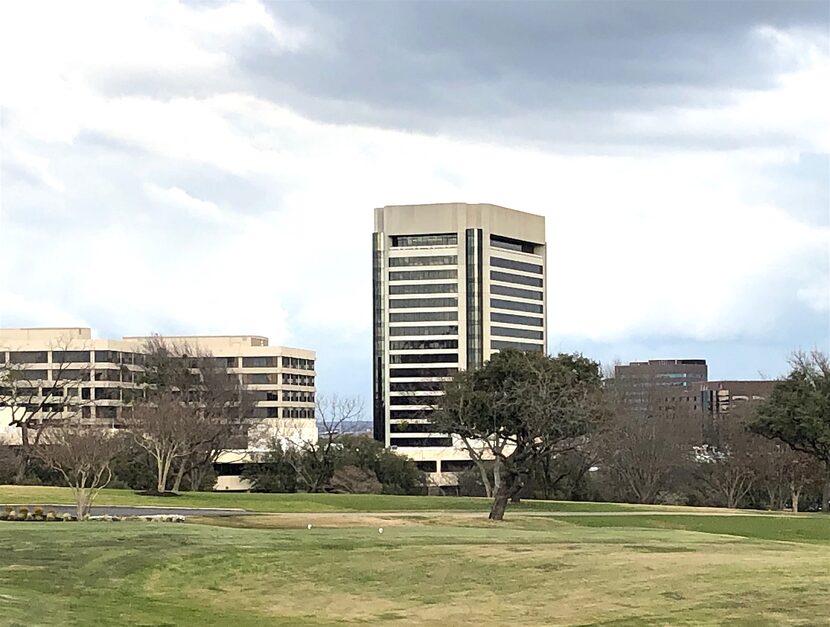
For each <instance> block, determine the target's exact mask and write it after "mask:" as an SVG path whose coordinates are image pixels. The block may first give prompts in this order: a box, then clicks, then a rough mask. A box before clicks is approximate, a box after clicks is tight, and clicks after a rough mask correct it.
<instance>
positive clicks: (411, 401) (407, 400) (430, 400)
mask: <svg viewBox="0 0 830 627" xmlns="http://www.w3.org/2000/svg"><path fill="white" fill-rule="evenodd" d="M439 398H440V397H439V396H435V395H432V394H430V395H427V396H390V397H389V405H390V406H391V407H392V409H395V407H398V406H401V405H403V406H406V405H424V406H426V407H432V406H433V405H435V403H436V402H437V401H438V399H439Z"/></svg>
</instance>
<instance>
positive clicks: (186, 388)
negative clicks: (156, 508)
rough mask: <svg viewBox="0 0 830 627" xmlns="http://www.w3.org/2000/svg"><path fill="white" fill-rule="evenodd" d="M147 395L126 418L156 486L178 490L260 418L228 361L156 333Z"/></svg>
mask: <svg viewBox="0 0 830 627" xmlns="http://www.w3.org/2000/svg"><path fill="white" fill-rule="evenodd" d="M145 352H146V354H147V357H146V365H145V373H144V384H145V387H146V389H145V396H144V398H142V399H140V400H139V401H138V402H136V403H135V406H134V408H133V412H132V416H129V417H127V418H126V419H125V423H126V425H127V428H128V430H129V431H130V433H131V434H132V436H133V439H134V441H135V442H136V444H138V445H139V446H140V447H141V448H143V449H144V450H146V451H147V452H148V453H149V455H150V457H151V459H152V460H153V463H154V465H155V467H156V479H157V483H156V491H157V492H158V493H160V494H161V493H165V492H167V489H168V485H169V484H170V479H171V478H172V491H174V492H176V491H178V490H179V489H180V486H181V482H182V479H183V477H184V475H185V474H186V473H187V471H188V470H190V471H191V472H194V471H195V473H196V474H198V473H199V472H203V471H204V468H206V467H209V466H210V464H212V463H213V461H214V460H215V456H216V455H217V454H218V453H219V451H220V450H221V449H222V448H225V447H227V445H228V443H229V442H230V441H231V440H232V439H233V438H234V437H240V436H241V435H242V434H243V433H244V432H245V430H246V429H247V428H249V427H250V426H252V423H253V422H254V421H255V420H256V419H255V417H254V413H253V403H252V401H251V399H250V395H249V394H248V393H247V392H246V391H245V390H244V389H243V388H242V385H241V383H240V380H239V376H238V375H236V374H234V373H231V372H229V371H228V368H227V364H226V363H224V362H223V361H222V360H217V359H214V358H213V357H212V356H211V355H210V354H208V353H206V352H204V351H201V350H200V349H199V348H198V347H194V346H189V345H186V344H172V343H170V342H167V341H166V340H164V338H161V337H158V336H157V337H153V338H151V339H150V340H148V341H147V343H146V345H145Z"/></svg>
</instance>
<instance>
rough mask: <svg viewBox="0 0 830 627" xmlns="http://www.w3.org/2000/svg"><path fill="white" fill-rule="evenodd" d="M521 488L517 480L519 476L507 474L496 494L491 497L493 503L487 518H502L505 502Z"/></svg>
mask: <svg viewBox="0 0 830 627" xmlns="http://www.w3.org/2000/svg"><path fill="white" fill-rule="evenodd" d="M521 488H522V484H521V481H519V477H517V476H515V475H512V474H508V475H507V476H506V477H505V478H504V480H503V481H502V482H501V484H500V485H499V489H498V491H497V492H496V496H495V498H493V504H492V506H491V507H490V515H489V516H488V518H489V519H490V520H504V511H505V510H506V509H507V502H508V501H509V500H510V499H512V498H513V497H514V496H515V495H516V494H518V492H519V490H521Z"/></svg>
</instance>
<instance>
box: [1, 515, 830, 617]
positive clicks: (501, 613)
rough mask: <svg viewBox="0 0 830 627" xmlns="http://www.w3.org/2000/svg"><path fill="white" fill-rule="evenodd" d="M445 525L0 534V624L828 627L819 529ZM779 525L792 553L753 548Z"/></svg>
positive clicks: (796, 523) (719, 523)
mask: <svg viewBox="0 0 830 627" xmlns="http://www.w3.org/2000/svg"><path fill="white" fill-rule="evenodd" d="M448 516H450V515H448ZM450 518H451V516H450V517H449V518H448V517H447V516H445V517H436V518H435V519H433V520H430V519H429V516H426V515H425V516H424V517H423V519H424V520H423V523H422V524H412V525H406V526H399V527H390V528H388V529H385V530H384V533H383V534H382V535H381V534H379V533H378V532H377V529H375V528H349V527H345V528H339V529H316V528H315V529H313V530H311V531H308V530H306V529H302V530H298V529H277V530H274V529H234V528H225V527H219V526H212V525H189V524H185V525H160V524H151V523H114V524H106V523H74V524H73V523H53V524H33V523H0V607H2V612H0V624H6V625H23V624H26V625H29V624H60V625H109V624H143V625H151V624H152V625H185V624H187V625H191V624H193V625H228V624H235V625H260V626H261V625H334V624H358V623H359V624H400V625H428V624H435V623H442V624H448V625H456V624H493V625H501V624H518V625H542V624H544V625H552V624H581V625H589V624H593V625H662V624H669V623H670V624H685V625H701V624H730V625H733V624H737V625H779V624H802V625H808V624H809V625H830V619H828V600H827V599H828V593H830V546H827V542H828V540H830V533H828V531H827V529H826V527H825V528H822V527H820V526H817V524H818V523H817V522H816V521H818V522H822V523H824V522H825V521H823V520H820V519H816V518H810V517H805V518H786V519H785V518H780V519H779V518H771V517H763V516H755V517H744V516H734V517H730V516H722V515H721V516H695V517H693V516H686V517H683V516H662V517H661V516H648V515H644V516H635V517H619V516H618V517H614V516H606V517H601V516H574V517H567V518H565V517H561V518H559V519H557V518H556V517H555V516H544V517H539V516H525V517H522V516H517V517H516V518H515V519H514V520H512V521H509V522H507V523H503V524H489V523H487V522H486V521H484V520H480V519H475V518H470V517H459V516H457V515H456V519H457V520H456V521H455V522H451V521H450ZM754 519H760V520H761V521H762V522H760V523H759V522H758V521H756V520H754ZM783 521H785V522H783ZM782 522H783V524H784V525H785V527H784V530H783V531H782V532H781V534H780V535H782V536H783V538H782V539H786V540H788V542H776V541H771V540H768V539H765V538H766V537H767V535H768V534H769V530H770V529H773V528H774V527H775V525H777V524H779V523H782ZM667 524H674V525H678V524H679V525H682V526H697V530H696V531H688V530H686V529H677V528H660V527H663V526H665V525H667ZM735 525H737V526H738V528H740V529H741V530H742V531H743V533H742V534H741V535H745V536H746V537H741V538H738V537H735V536H734V535H729V536H727V535H719V534H721V533H723V532H724V531H727V532H729V531H733V532H734V530H735V528H736V527H735ZM699 531H704V532H706V533H699ZM804 540H806V541H809V543H806V542H804Z"/></svg>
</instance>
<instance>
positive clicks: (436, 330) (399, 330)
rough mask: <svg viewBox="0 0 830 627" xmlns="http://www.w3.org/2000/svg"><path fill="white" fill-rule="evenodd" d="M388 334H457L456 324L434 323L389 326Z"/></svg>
mask: <svg viewBox="0 0 830 627" xmlns="http://www.w3.org/2000/svg"><path fill="white" fill-rule="evenodd" d="M389 335H392V336H394V335H398V336H400V335H458V325H452V324H436V325H435V326H430V327H389Z"/></svg>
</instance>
